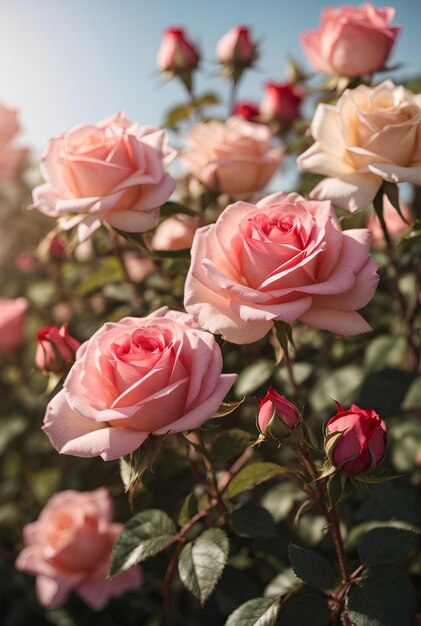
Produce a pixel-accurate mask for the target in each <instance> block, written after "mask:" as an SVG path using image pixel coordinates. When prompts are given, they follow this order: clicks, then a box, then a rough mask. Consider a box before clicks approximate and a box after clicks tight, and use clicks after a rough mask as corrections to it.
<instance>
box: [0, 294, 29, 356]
mask: <svg viewBox="0 0 421 626" xmlns="http://www.w3.org/2000/svg"><path fill="white" fill-rule="evenodd" d="M28 306H29V304H28V300H27V299H26V298H16V299H11V298H0V352H9V351H12V350H17V349H18V348H20V347H21V345H22V344H23V342H24V341H25V333H24V325H25V317H26V312H27V310H28Z"/></svg>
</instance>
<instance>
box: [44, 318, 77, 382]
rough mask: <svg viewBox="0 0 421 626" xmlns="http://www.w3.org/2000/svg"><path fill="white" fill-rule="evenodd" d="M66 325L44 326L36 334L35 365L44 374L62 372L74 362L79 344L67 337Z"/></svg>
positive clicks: (72, 338)
mask: <svg viewBox="0 0 421 626" xmlns="http://www.w3.org/2000/svg"><path fill="white" fill-rule="evenodd" d="M67 328H68V324H67V323H66V324H63V325H62V326H61V327H60V328H58V327H57V326H46V327H45V328H41V330H39V331H38V332H37V348H36V352H35V365H36V366H37V367H38V369H40V370H43V371H44V372H62V371H63V369H64V368H65V366H66V365H70V364H71V363H73V362H74V360H75V353H76V350H77V349H78V348H79V346H80V342H79V341H77V340H76V339H74V337H72V336H71V335H69V333H68V331H67Z"/></svg>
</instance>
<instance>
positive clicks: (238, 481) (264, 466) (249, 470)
mask: <svg viewBox="0 0 421 626" xmlns="http://www.w3.org/2000/svg"><path fill="white" fill-rule="evenodd" d="M285 473H287V471H286V470H285V468H284V467H281V466H280V465H277V464H276V463H252V464H251V465H248V466H247V467H245V468H244V469H242V470H241V472H239V473H238V474H237V476H234V478H233V479H232V480H231V482H230V483H229V485H228V488H227V490H226V492H225V498H226V499H227V500H230V499H232V498H234V497H235V496H238V495H239V494H240V493H242V492H243V491H245V490H246V489H250V488H251V487H254V486H255V485H258V484H260V483H263V482H265V481H266V480H270V479H271V478H274V477H275V476H280V475H281V474H285Z"/></svg>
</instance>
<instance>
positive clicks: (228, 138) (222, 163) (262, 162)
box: [181, 117, 283, 195]
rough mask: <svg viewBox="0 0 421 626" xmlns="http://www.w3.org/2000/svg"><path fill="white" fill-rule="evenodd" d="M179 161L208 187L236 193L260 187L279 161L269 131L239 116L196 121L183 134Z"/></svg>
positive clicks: (280, 152) (261, 187)
mask: <svg viewBox="0 0 421 626" xmlns="http://www.w3.org/2000/svg"><path fill="white" fill-rule="evenodd" d="M187 145H188V147H187V150H186V151H185V152H184V153H183V154H182V157H181V158H182V161H183V163H184V165H185V166H186V168H187V170H188V171H189V173H190V174H191V175H192V176H194V177H195V178H197V179H198V180H199V181H200V182H201V183H203V184H204V185H205V186H206V187H208V188H209V189H212V190H215V191H218V192H222V193H228V194H230V195H237V194H243V193H252V192H254V191H259V190H260V189H263V187H265V185H266V184H267V183H268V182H269V180H270V179H271V178H272V176H273V175H274V173H275V172H276V170H277V169H278V168H279V167H280V165H281V163H282V160H283V149H282V148H280V147H277V148H275V147H274V146H273V144H272V142H271V135H270V130H269V129H268V127H267V126H265V125H264V124H253V123H251V122H247V121H246V120H244V119H241V118H239V117H231V118H229V119H228V120H227V121H226V122H217V121H210V122H207V123H203V124H196V126H194V127H193V129H192V130H191V131H190V133H189V134H188V135H187Z"/></svg>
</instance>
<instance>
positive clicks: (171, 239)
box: [151, 213, 201, 250]
mask: <svg viewBox="0 0 421 626" xmlns="http://www.w3.org/2000/svg"><path fill="white" fill-rule="evenodd" d="M199 226H201V220H200V218H199V217H192V216H190V215H183V214H182V213H177V214H175V215H174V217H170V218H168V219H167V220H164V221H163V222H161V224H160V225H159V226H158V228H157V229H156V231H155V234H154V236H153V237H152V242H151V244H152V247H153V248H154V249H155V250H183V249H185V248H191V244H192V241H193V237H194V233H195V232H196V230H197V229H198V228H199Z"/></svg>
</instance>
